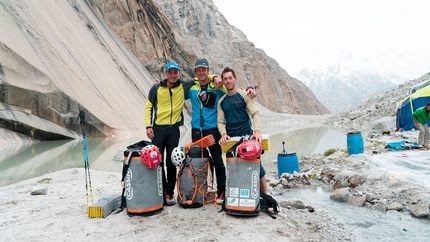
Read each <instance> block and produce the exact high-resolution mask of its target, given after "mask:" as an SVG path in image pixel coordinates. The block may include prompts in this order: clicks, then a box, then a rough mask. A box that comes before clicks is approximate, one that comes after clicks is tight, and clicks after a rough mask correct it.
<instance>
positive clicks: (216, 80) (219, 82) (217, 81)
mask: <svg viewBox="0 0 430 242" xmlns="http://www.w3.org/2000/svg"><path fill="white" fill-rule="evenodd" d="M214 84H215V88H216V89H218V90H219V89H221V87H222V86H223V85H222V80H221V78H219V77H217V76H214Z"/></svg>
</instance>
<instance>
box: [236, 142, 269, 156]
mask: <svg viewBox="0 0 430 242" xmlns="http://www.w3.org/2000/svg"><path fill="white" fill-rule="evenodd" d="M262 150H263V147H262V146H261V144H260V143H259V142H257V141H256V140H245V141H243V142H242V143H241V144H240V145H239V146H238V147H237V155H238V156H240V157H242V158H243V159H250V160H251V159H257V158H258V157H260V155H261V152H262Z"/></svg>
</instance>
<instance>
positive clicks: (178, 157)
mask: <svg viewBox="0 0 430 242" xmlns="http://www.w3.org/2000/svg"><path fill="white" fill-rule="evenodd" d="M185 157H186V155H185V148H184V147H175V148H173V150H172V156H171V158H172V163H173V164H174V165H175V166H181V165H182V162H184V160H185Z"/></svg>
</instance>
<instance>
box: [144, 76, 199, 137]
mask: <svg viewBox="0 0 430 242" xmlns="http://www.w3.org/2000/svg"><path fill="white" fill-rule="evenodd" d="M166 83H167V79H164V80H163V81H161V82H160V83H157V84H155V85H154V86H152V88H151V90H149V94H148V101H147V102H146V108H145V122H146V127H147V128H148V127H152V128H154V129H172V128H176V127H179V126H181V125H182V124H183V123H184V117H183V113H182V108H183V107H184V102H185V94H186V93H187V92H188V90H189V89H190V87H191V86H192V85H193V84H194V82H193V81H183V80H178V82H176V84H175V85H174V86H173V87H172V88H169V87H167V85H166Z"/></svg>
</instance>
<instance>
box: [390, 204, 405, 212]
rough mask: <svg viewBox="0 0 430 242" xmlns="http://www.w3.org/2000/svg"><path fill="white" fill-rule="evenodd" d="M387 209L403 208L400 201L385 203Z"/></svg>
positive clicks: (397, 209)
mask: <svg viewBox="0 0 430 242" xmlns="http://www.w3.org/2000/svg"><path fill="white" fill-rule="evenodd" d="M387 210H396V211H401V210H403V205H402V204H400V203H396V202H394V203H390V204H388V205H387Z"/></svg>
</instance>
